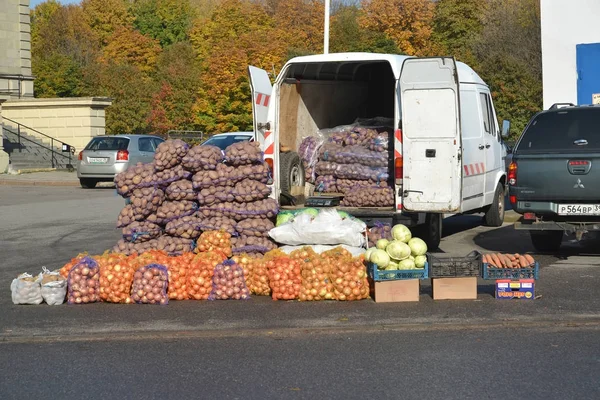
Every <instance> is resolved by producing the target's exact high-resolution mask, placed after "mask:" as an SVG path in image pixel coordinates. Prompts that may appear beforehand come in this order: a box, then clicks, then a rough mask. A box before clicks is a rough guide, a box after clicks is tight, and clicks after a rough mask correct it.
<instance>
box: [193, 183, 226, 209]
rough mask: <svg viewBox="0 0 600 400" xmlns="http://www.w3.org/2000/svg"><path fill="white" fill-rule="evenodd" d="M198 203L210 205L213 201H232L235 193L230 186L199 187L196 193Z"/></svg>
mask: <svg viewBox="0 0 600 400" xmlns="http://www.w3.org/2000/svg"><path fill="white" fill-rule="evenodd" d="M197 200H198V204H200V205H201V206H210V205H211V204H215V203H223V202H226V201H229V202H231V201H234V200H235V195H234V193H233V187H231V186H211V187H207V188H204V189H200V190H199V191H198V195H197Z"/></svg>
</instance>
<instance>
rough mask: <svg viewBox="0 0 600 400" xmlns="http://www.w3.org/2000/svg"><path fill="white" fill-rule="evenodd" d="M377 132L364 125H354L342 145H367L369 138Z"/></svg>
mask: <svg viewBox="0 0 600 400" xmlns="http://www.w3.org/2000/svg"><path fill="white" fill-rule="evenodd" d="M377 135H379V132H377V129H372V128H365V127H360V126H357V127H354V128H353V129H352V130H351V131H350V132H349V133H348V134H347V135H346V136H345V137H344V145H346V146H356V145H358V146H368V145H369V143H370V142H371V139H373V138H375V137H377Z"/></svg>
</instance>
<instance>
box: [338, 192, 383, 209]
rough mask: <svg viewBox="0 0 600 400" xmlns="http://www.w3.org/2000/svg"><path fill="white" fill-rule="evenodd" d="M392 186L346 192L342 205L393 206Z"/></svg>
mask: <svg viewBox="0 0 600 400" xmlns="http://www.w3.org/2000/svg"><path fill="white" fill-rule="evenodd" d="M394 200H395V199H394V190H393V189H392V188H385V187H384V188H382V187H366V188H360V189H354V190H351V191H349V192H348V193H346V195H345V196H344V198H343V200H342V201H341V202H340V206H342V207H392V206H393V205H394Z"/></svg>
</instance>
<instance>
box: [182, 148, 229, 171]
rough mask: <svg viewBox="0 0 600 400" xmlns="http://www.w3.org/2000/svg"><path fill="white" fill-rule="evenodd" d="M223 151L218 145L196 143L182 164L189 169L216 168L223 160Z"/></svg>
mask: <svg viewBox="0 0 600 400" xmlns="http://www.w3.org/2000/svg"><path fill="white" fill-rule="evenodd" d="M223 160H224V156H223V152H222V151H221V149H220V148H218V147H217V146H211V145H196V146H194V147H192V148H191V149H190V150H189V151H188V152H187V154H186V155H185V156H184V157H183V159H182V160H181V165H182V166H183V167H184V168H185V169H187V170H188V171H192V172H198V171H201V170H214V169H216V168H217V164H219V163H221V162H223Z"/></svg>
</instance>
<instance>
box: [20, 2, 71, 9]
mask: <svg viewBox="0 0 600 400" xmlns="http://www.w3.org/2000/svg"><path fill="white" fill-rule="evenodd" d="M44 1H45V0H29V8H31V9H33V8H35V6H37V5H38V4H40V3H43V2H44ZM80 1H81V0H58V2H59V3H61V4H74V3H79V2H80Z"/></svg>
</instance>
